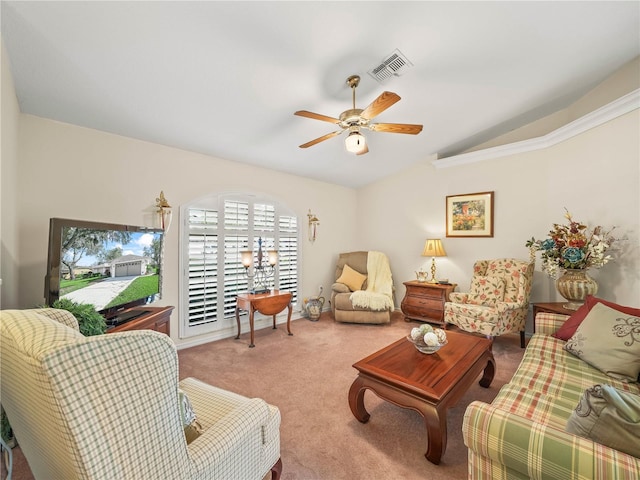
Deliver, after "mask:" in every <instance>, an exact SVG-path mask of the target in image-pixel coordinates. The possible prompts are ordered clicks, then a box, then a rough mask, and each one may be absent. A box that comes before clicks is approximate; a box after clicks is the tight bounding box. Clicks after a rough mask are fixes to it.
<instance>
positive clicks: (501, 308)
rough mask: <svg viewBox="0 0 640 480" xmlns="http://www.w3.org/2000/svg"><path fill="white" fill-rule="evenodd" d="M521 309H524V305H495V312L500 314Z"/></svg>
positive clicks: (504, 303) (507, 303)
mask: <svg viewBox="0 0 640 480" xmlns="http://www.w3.org/2000/svg"><path fill="white" fill-rule="evenodd" d="M522 308H526V305H524V304H522V303H515V302H498V303H496V310H498V312H500V313H505V312H509V311H512V310H520V309H522Z"/></svg>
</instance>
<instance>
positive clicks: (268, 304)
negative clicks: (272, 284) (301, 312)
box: [236, 290, 293, 348]
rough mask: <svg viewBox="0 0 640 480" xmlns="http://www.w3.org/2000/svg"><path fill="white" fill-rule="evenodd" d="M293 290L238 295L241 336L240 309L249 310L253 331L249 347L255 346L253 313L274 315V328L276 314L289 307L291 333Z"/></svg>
mask: <svg viewBox="0 0 640 480" xmlns="http://www.w3.org/2000/svg"><path fill="white" fill-rule="evenodd" d="M292 296H293V295H292V294H291V292H281V291H279V290H273V291H272V292H268V293H241V294H240V295H238V296H237V297H236V323H237V324H238V335H236V339H238V338H240V310H245V311H247V312H249V331H250V332H251V343H250V344H249V348H253V347H255V344H254V343H253V326H254V325H253V314H254V313H255V312H259V313H261V314H263V315H273V328H274V329H275V328H277V327H276V315H277V314H278V313H280V312H281V311H283V310H284V309H285V308H288V309H289V314H288V316H287V333H288V334H289V335H293V333H291V297H292Z"/></svg>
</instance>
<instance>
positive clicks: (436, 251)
mask: <svg viewBox="0 0 640 480" xmlns="http://www.w3.org/2000/svg"><path fill="white" fill-rule="evenodd" d="M422 256H423V257H446V256H447V252H445V251H444V247H443V246H442V241H441V240H440V239H439V238H428V239H427V241H426V242H425V243H424V250H423V251H422Z"/></svg>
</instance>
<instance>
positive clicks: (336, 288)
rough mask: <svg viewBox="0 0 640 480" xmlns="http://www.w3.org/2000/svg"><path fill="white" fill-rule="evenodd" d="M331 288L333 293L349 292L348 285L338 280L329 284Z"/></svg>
mask: <svg viewBox="0 0 640 480" xmlns="http://www.w3.org/2000/svg"><path fill="white" fill-rule="evenodd" d="M331 290H332V291H333V292H335V293H351V290H350V289H349V287H347V286H346V285H345V284H344V283H340V282H335V283H334V284H333V285H331Z"/></svg>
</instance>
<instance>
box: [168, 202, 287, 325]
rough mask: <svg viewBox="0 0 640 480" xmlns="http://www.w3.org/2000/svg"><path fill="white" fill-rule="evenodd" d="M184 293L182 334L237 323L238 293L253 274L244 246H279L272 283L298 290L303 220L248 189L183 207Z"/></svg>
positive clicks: (274, 285)
mask: <svg viewBox="0 0 640 480" xmlns="http://www.w3.org/2000/svg"><path fill="white" fill-rule="evenodd" d="M181 211H182V216H181V218H183V219H184V222H182V230H183V231H182V232H181V234H182V243H181V258H182V269H181V271H182V272H183V275H182V281H181V287H180V290H181V294H182V298H183V302H182V305H183V309H182V315H181V318H182V322H181V325H180V337H181V338H184V337H189V336H192V335H199V334H203V333H208V332H214V331H217V330H221V329H223V328H226V327H230V326H232V325H235V304H236V303H235V298H236V295H237V294H238V293H243V292H247V291H248V290H249V288H250V280H249V278H248V277H247V274H246V271H245V268H244V266H243V265H242V262H241V255H240V253H241V252H242V251H243V250H253V251H254V252H257V250H258V241H259V239H260V240H261V241H262V248H263V250H265V251H266V250H271V249H276V250H278V265H277V269H276V272H275V274H274V276H273V277H272V278H270V279H269V282H270V285H269V286H270V287H271V288H275V289H277V290H286V291H290V292H292V293H293V299H292V302H293V303H296V301H297V293H298V245H299V238H298V236H299V232H298V230H299V228H298V225H299V222H298V219H297V217H296V216H295V214H294V212H293V211H291V210H289V209H288V208H286V207H284V206H283V205H281V204H280V203H278V202H276V201H274V200H271V199H267V198H260V197H257V196H255V195H249V194H220V195H213V196H208V197H206V198H204V199H200V200H196V201H194V202H191V203H190V204H188V205H186V206H184V207H182V210H181Z"/></svg>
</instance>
